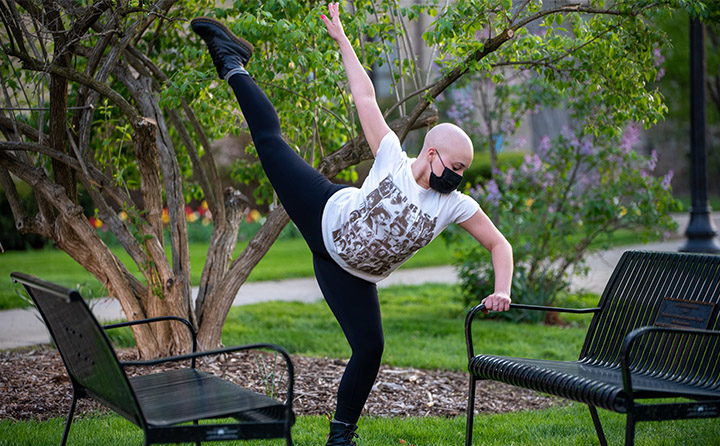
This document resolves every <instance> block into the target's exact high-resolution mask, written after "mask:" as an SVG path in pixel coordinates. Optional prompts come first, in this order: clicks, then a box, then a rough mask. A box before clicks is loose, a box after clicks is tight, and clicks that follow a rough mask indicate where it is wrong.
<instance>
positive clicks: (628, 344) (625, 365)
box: [620, 326, 720, 401]
mask: <svg viewBox="0 0 720 446" xmlns="http://www.w3.org/2000/svg"><path fill="white" fill-rule="evenodd" d="M650 333H674V334H684V335H690V336H712V337H720V331H714V330H698V329H693V328H680V327H656V326H646V327H640V328H636V329H635V330H633V331H631V332H630V333H628V334H627V336H625V339H624V340H623V343H622V346H621V347H620V369H621V372H622V378H623V389H624V391H625V393H626V394H627V397H628V398H629V399H630V400H631V401H632V398H633V393H632V378H631V375H630V365H631V364H632V360H633V358H632V357H631V356H630V353H631V350H630V349H631V348H632V346H633V344H634V343H635V342H636V341H637V340H638V339H640V338H641V337H643V336H646V335H648V334H650Z"/></svg>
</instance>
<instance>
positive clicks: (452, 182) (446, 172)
mask: <svg viewBox="0 0 720 446" xmlns="http://www.w3.org/2000/svg"><path fill="white" fill-rule="evenodd" d="M435 153H437V155H438V158H440V163H441V164H442V165H443V167H444V169H443V172H442V174H441V175H440V176H437V175H435V172H433V170H432V163H430V187H432V188H433V189H435V190H436V191H438V192H440V193H441V194H449V193H450V192H452V191H454V190H455V189H457V188H458V186H460V183H461V182H462V178H463V177H462V175H459V174H458V173H456V172H453V171H452V170H450V169H448V168H447V166H446V165H445V163H444V162H443V160H442V158H441V157H440V152H438V151H437V149H436V150H435Z"/></svg>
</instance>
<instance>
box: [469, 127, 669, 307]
mask: <svg viewBox="0 0 720 446" xmlns="http://www.w3.org/2000/svg"><path fill="white" fill-rule="evenodd" d="M637 134H638V131H637V129H636V128H635V127H634V126H629V127H628V129H627V130H626V131H625V133H624V134H623V135H622V136H620V137H606V136H603V135H592V134H590V135H588V134H583V132H573V131H571V130H569V129H568V130H566V131H565V132H564V133H563V134H562V135H561V136H559V137H558V138H557V139H556V140H554V141H550V140H549V139H548V138H545V139H544V140H543V143H542V145H541V147H538V148H537V151H536V153H535V154H533V155H527V156H526V157H525V162H524V163H523V164H522V166H521V167H520V168H519V169H514V168H508V169H506V170H504V171H502V172H498V173H497V175H496V177H495V178H493V179H492V180H490V181H489V182H488V183H487V184H485V185H483V186H478V187H477V188H474V189H472V190H471V191H470V194H471V195H472V196H473V197H474V198H475V199H476V200H478V202H479V203H481V205H482V206H483V208H485V210H486V211H487V212H490V213H493V214H497V215H500V218H499V221H498V222H497V223H498V226H499V228H500V230H501V231H502V232H503V234H505V236H506V237H507V238H508V240H510V241H511V243H512V245H513V250H514V256H515V264H516V273H515V280H514V282H513V295H514V297H515V299H516V300H517V301H518V302H522V303H530V304H537V305H553V304H555V302H556V299H557V297H558V293H559V292H560V291H563V290H565V289H566V288H567V287H568V285H569V283H570V276H571V274H575V273H587V270H586V269H585V266H584V265H585V256H586V254H587V252H588V250H589V248H590V247H591V246H594V247H595V248H598V249H601V248H604V247H607V245H608V242H609V240H610V236H611V235H612V234H613V233H614V232H616V231H618V230H620V229H628V230H632V231H633V233H634V234H635V236H636V237H637V238H638V240H643V241H647V240H649V239H650V238H657V237H664V236H666V235H667V233H668V232H669V231H673V230H675V227H676V223H675V222H674V221H673V219H672V217H671V215H670V213H671V212H675V211H678V210H679V209H680V207H679V204H678V203H677V202H676V201H675V199H674V198H673V197H672V193H671V190H670V180H671V179H672V172H669V173H668V174H666V175H665V176H663V177H656V176H654V175H653V171H654V169H655V164H656V162H657V154H656V153H653V154H652V156H651V157H650V158H645V157H642V156H639V155H638V154H637V153H636V152H635V151H634V150H632V146H633V144H634V143H635V142H636V138H637ZM456 239H457V240H458V243H459V245H458V246H459V252H458V266H459V271H460V277H461V281H462V288H463V295H464V296H465V304H466V305H473V304H474V303H477V301H478V296H486V295H488V294H490V293H491V292H492V291H493V288H492V287H493V274H492V262H490V259H489V257H488V255H487V253H486V252H485V251H484V250H483V249H481V248H479V247H477V246H476V245H477V244H472V243H464V242H462V239H461V238H457V237H456ZM533 315H536V312H527V313H520V315H519V316H518V317H520V318H521V319H522V318H531V317H533Z"/></svg>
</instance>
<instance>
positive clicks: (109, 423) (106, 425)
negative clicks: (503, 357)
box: [0, 405, 720, 446]
mask: <svg viewBox="0 0 720 446" xmlns="http://www.w3.org/2000/svg"><path fill="white" fill-rule="evenodd" d="M600 418H601V420H602V422H603V425H604V426H605V434H606V436H607V440H608V442H609V444H623V442H624V441H623V440H624V417H622V416H620V415H618V414H614V413H609V412H601V413H600ZM64 423H65V420H64V419H62V418H55V419H52V420H49V421H44V422H23V423H13V422H10V421H7V420H0V445H2V446H6V445H7V446H11V445H12V446H38V445H51V444H59V443H60V438H61V436H62V431H63V425H64ZM358 424H359V426H360V427H359V430H358V432H359V433H360V435H361V439H360V441H359V442H358V445H359V446H390V445H406V446H410V445H414V446H441V445H442V446H448V445H461V444H464V439H465V419H464V418H463V417H456V418H436V417H424V418H374V417H364V418H362V419H361V420H360V422H359V423H358ZM474 431H475V435H474V440H475V441H474V442H473V444H474V445H484V446H513V445H518V446H520V445H523V446H525V445H558V446H566V445H567V446H576V445H591V444H598V441H597V437H596V435H595V430H594V429H593V426H592V421H591V419H590V414H589V412H588V410H587V408H586V407H585V406H582V405H572V406H569V407H561V408H552V409H547V410H539V411H530V412H516V413H508V414H500V415H481V416H477V417H476V419H475V430H474ZM292 432H293V441H294V444H295V445H297V446H318V445H322V444H324V438H325V436H326V435H327V420H325V419H324V417H319V416H316V417H299V418H298V420H297V423H296V424H295V426H294V427H293V429H292ZM635 438H636V441H635V444H636V445H637V446H671V445H673V446H675V445H676V446H685V445H703V446H715V445H720V432H719V431H718V426H717V419H709V420H682V421H664V422H661V423H655V422H654V423H640V424H639V425H638V427H637V434H636V437H635ZM142 442H143V436H142V431H141V430H140V429H138V428H137V427H135V426H134V425H132V424H131V423H130V422H128V421H126V420H125V419H123V418H121V417H119V416H115V415H98V416H88V417H85V418H84V419H82V420H79V421H75V423H73V427H72V429H71V431H70V436H69V441H68V444H69V445H71V446H115V445H141V444H142ZM207 444H208V445H211V444H212V445H218V446H223V445H225V446H229V445H235V446H239V445H247V446H281V445H284V444H285V442H284V440H259V441H250V442H232V443H231V442H217V443H207Z"/></svg>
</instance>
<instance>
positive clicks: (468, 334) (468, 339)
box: [465, 304, 600, 361]
mask: <svg viewBox="0 0 720 446" xmlns="http://www.w3.org/2000/svg"><path fill="white" fill-rule="evenodd" d="M510 308H511V309H517V310H533V311H557V312H558V313H574V314H587V313H597V312H598V311H600V307H592V308H562V307H547V306H542V305H527V304H510ZM482 310H485V304H478V305H475V306H474V307H473V308H471V309H470V311H468V314H467V316H466V317H465V343H466V345H467V353H468V361H469V360H471V359H472V358H473V357H474V356H475V350H474V348H473V340H472V323H473V320H474V319H475V316H476V315H477V314H478V313H479V312H480V311H482Z"/></svg>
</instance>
